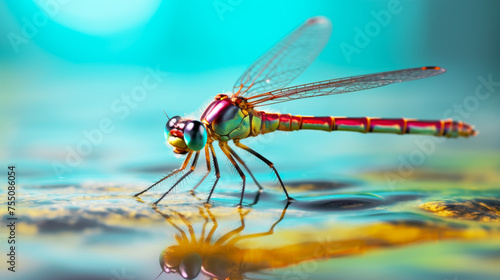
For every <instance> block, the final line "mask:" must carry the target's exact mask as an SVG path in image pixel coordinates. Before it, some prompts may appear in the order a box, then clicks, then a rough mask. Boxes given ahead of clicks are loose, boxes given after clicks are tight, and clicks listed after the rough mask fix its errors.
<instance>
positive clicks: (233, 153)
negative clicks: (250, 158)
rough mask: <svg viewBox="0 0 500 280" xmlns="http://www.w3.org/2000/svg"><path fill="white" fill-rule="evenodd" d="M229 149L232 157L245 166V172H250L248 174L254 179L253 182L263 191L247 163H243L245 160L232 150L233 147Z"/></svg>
mask: <svg viewBox="0 0 500 280" xmlns="http://www.w3.org/2000/svg"><path fill="white" fill-rule="evenodd" d="M226 147H227V149H228V150H229V152H230V153H231V155H233V157H234V158H235V159H236V160H237V161H238V162H239V163H240V164H241V165H243V167H244V168H245V170H246V171H247V172H248V174H250V177H252V179H253V181H254V182H255V184H256V185H257V187H259V191H262V189H263V187H262V186H261V185H260V184H259V182H257V180H256V179H255V177H254V176H253V174H252V172H251V171H250V169H249V168H248V166H247V165H246V164H245V162H244V161H243V159H241V158H240V156H238V154H237V153H236V152H235V151H234V150H233V149H231V147H229V145H227V146H226Z"/></svg>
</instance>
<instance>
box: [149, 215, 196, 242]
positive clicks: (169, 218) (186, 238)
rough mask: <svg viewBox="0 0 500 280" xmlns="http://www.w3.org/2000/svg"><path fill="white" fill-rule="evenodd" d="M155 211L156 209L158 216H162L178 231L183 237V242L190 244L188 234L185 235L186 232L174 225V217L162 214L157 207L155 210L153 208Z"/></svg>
mask: <svg viewBox="0 0 500 280" xmlns="http://www.w3.org/2000/svg"><path fill="white" fill-rule="evenodd" d="M153 209H154V210H155V211H156V212H157V213H158V214H160V215H162V216H163V218H165V220H166V221H167V222H168V223H169V224H170V225H172V226H173V227H174V228H175V229H177V230H178V231H179V232H180V234H181V235H182V240H183V241H186V242H189V239H188V237H187V235H186V233H185V232H184V231H183V230H182V229H181V228H180V227H179V226H177V225H176V224H175V223H174V221H172V217H171V216H169V215H167V214H164V213H163V212H161V211H160V210H158V209H157V208H156V207H155V208H153Z"/></svg>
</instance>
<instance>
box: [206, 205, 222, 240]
mask: <svg viewBox="0 0 500 280" xmlns="http://www.w3.org/2000/svg"><path fill="white" fill-rule="evenodd" d="M206 209H207V214H208V216H209V217H210V220H212V223H214V225H213V226H212V229H210V232H209V233H208V235H207V239H205V243H209V242H210V240H211V239H212V235H214V233H215V231H216V230H217V227H218V226H219V224H218V223H217V219H215V216H214V214H212V212H210V210H209V209H208V207H206Z"/></svg>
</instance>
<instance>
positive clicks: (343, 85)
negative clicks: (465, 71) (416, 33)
mask: <svg viewBox="0 0 500 280" xmlns="http://www.w3.org/2000/svg"><path fill="white" fill-rule="evenodd" d="M444 72H446V69H444V68H441V67H435V66H429V67H420V68H411V69H404V70H397V71H389V72H382V73H376V74H369V75H361V76H354V77H348V78H340V79H333V80H326V81H321V82H315V83H309V84H303V85H299V86H294V87H288V88H284V89H278V90H273V91H269V92H266V93H263V94H259V95H255V96H252V97H249V98H248V104H249V105H251V106H254V107H257V106H265V105H271V104H276V103H281V102H286V101H290V100H296V99H302V98H309V97H315V96H324V95H332V94H338V93H345V92H353V91H359V90H364V89H370V88H376V87H381V86H386V85H389V84H393V83H401V82H407V81H412V80H417V79H423V78H427V77H432V76H436V75H439V74H442V73H444Z"/></svg>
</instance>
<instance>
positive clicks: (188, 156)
mask: <svg viewBox="0 0 500 280" xmlns="http://www.w3.org/2000/svg"><path fill="white" fill-rule="evenodd" d="M192 155H193V152H190V153H189V154H187V156H186V159H185V160H184V162H183V163H182V166H181V167H180V168H178V169H175V170H174V171H172V173H170V174H168V175H167V176H165V177H163V178H162V179H161V180H160V181H158V182H156V183H154V184H152V185H151V186H150V187H149V188H147V189H145V190H143V191H142V192H139V193H136V194H134V196H139V195H141V194H143V193H145V192H147V191H149V190H150V189H151V188H153V187H154V186H156V185H158V184H159V183H161V182H163V181H164V180H166V179H168V178H170V177H171V176H172V175H175V174H177V173H179V172H181V171H182V170H184V169H186V167H187V165H188V163H189V160H190V159H191V156H192Z"/></svg>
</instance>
